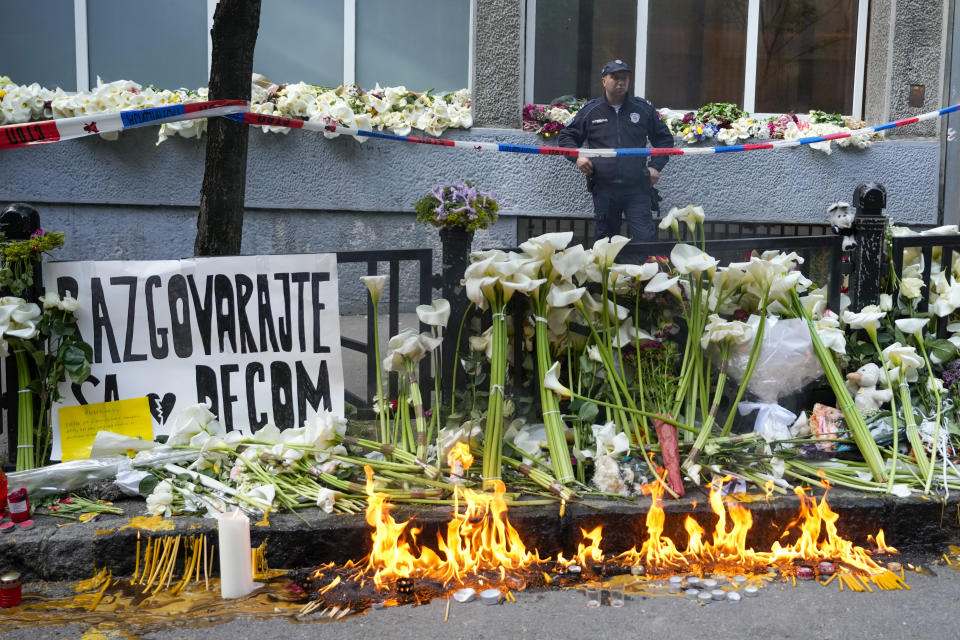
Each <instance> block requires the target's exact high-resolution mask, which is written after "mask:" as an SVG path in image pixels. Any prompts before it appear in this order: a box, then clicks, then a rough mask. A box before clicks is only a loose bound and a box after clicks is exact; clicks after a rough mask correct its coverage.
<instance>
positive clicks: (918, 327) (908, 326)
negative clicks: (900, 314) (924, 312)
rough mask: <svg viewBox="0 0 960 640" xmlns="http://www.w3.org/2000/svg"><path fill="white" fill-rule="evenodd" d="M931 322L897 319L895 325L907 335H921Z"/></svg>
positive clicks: (925, 319)
mask: <svg viewBox="0 0 960 640" xmlns="http://www.w3.org/2000/svg"><path fill="white" fill-rule="evenodd" d="M929 322H930V319H929V318H897V319H896V320H894V323H895V324H896V325H897V328H898V329H900V331H903V332H904V333H906V334H910V335H912V334H919V333H920V332H921V331H923V328H924V327H926V326H927V324H928V323H929Z"/></svg>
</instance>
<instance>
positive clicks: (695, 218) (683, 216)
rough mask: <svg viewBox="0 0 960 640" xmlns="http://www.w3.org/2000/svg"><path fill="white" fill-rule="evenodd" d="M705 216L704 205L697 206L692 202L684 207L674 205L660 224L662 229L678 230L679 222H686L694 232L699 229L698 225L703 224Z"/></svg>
mask: <svg viewBox="0 0 960 640" xmlns="http://www.w3.org/2000/svg"><path fill="white" fill-rule="evenodd" d="M704 217H705V214H704V211H703V207H696V206H694V205H692V204H691V205H687V206H686V207H684V208H683V209H678V208H676V207H673V208H672V209H670V212H669V213H667V215H666V216H664V218H663V220H661V221H660V225H659V226H660V228H661V229H673V230H674V232H676V231H677V230H678V223H680V222H684V223H686V225H687V228H689V229H690V232H691V233H692V232H693V231H695V230H696V229H697V225H699V224H703V220H704Z"/></svg>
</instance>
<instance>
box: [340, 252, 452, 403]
mask: <svg viewBox="0 0 960 640" xmlns="http://www.w3.org/2000/svg"><path fill="white" fill-rule="evenodd" d="M382 262H386V263H387V264H388V271H387V275H389V276H390V277H389V280H388V281H387V287H388V289H387V291H388V296H387V331H388V333H387V337H389V336H393V335H396V334H397V333H398V332H399V331H400V264H401V263H402V262H415V263H416V264H417V281H418V285H419V290H418V294H417V301H418V304H430V302H431V299H432V297H433V295H432V294H433V291H432V287H433V284H432V283H433V250H432V249H394V250H389V251H338V252H337V264H338V265H340V264H348V263H366V265H367V275H369V276H375V275H379V274H380V273H381V272H380V271H379V268H380V263H382ZM374 321H375V314H374V309H373V302H372V301H371V300H370V297H369V296H367V336H366V340H357V339H355V338H348V337H346V336H341V338H340V346H341V347H343V348H344V349H350V350H352V351H358V352H360V353H363V354H365V356H366V367H365V369H366V397H361V396H359V395H358V394H356V393H354V392H353V391H350V390H348V389H344V396H345V399H346V401H347V402H349V403H350V404H352V405H354V406H355V407H356V408H357V412H358V415H359V417H361V418H371V417H373V404H372V400H373V397H374V395H376V393H377V367H379V366H381V364H380V362H379V361H378V360H377V358H376V357H375V356H374V353H375V351H374V335H375V330H374ZM426 328H427V327H426V326H425V325H422V324H421V327H420V330H421V331H423V330H426ZM383 355H385V354H383ZM429 362H430V361H429V359H427V358H425V359H424V360H423V361H422V362H421V364H420V385H421V387H422V388H424V389H431V388H433V377H432V375H431V371H430V364H429ZM389 392H390V396H389V397H391V398H394V397H396V395H397V377H396V374H391V375H390V377H389ZM429 404H430V394H429V393H427V394H425V395H424V405H425V406H429Z"/></svg>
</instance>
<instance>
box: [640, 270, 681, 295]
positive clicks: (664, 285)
mask: <svg viewBox="0 0 960 640" xmlns="http://www.w3.org/2000/svg"><path fill="white" fill-rule="evenodd" d="M679 281H680V276H674V277H672V278H671V277H670V276H668V275H667V274H666V273H664V272H662V271H661V272H660V273H658V274H657V275H655V276H653V277H652V278H650V281H649V282H648V283H647V285H646V286H645V287H644V288H643V290H644V291H645V292H646V293H660V292H662V291H668V290H669V291H670V292H671V293H673V294H674V295H676V296H679V295H680V290H679V288H677V282H679Z"/></svg>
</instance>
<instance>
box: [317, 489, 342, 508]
mask: <svg viewBox="0 0 960 640" xmlns="http://www.w3.org/2000/svg"><path fill="white" fill-rule="evenodd" d="M336 502H337V492H336V491H333V490H332V489H325V488H320V489H317V506H318V507H320V509H322V510H323V512H324V513H333V506H334V505H335V504H336Z"/></svg>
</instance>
